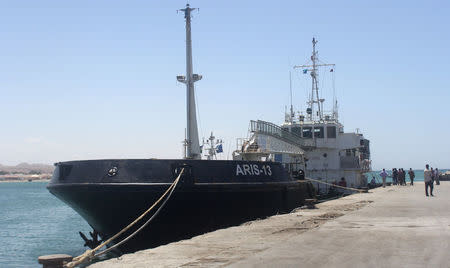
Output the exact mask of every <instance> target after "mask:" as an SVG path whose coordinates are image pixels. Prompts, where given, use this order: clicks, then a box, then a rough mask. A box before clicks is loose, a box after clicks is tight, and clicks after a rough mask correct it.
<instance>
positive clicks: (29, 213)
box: [0, 182, 91, 267]
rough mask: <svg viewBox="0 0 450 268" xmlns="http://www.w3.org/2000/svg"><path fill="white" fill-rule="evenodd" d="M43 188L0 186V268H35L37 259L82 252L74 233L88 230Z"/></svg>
mask: <svg viewBox="0 0 450 268" xmlns="http://www.w3.org/2000/svg"><path fill="white" fill-rule="evenodd" d="M46 185H47V183H46V182H17V183H16V182H11V183H9V182H8V183H0V267H39V264H38V263H37V258H38V257H39V256H41V255H48V254H55V253H65V254H69V255H72V256H76V255H78V254H81V253H83V252H84V247H83V244H84V243H83V241H82V239H81V237H80V236H79V235H78V231H83V232H84V233H87V232H88V231H89V230H91V228H90V227H89V225H88V224H87V223H85V221H84V220H83V219H82V218H81V217H80V216H79V215H78V214H77V213H75V211H73V210H72V209H71V208H69V207H68V206H67V205H65V204H64V203H62V202H61V201H59V200H58V199H57V198H56V197H54V196H53V195H51V194H50V193H49V192H48V191H47V189H46V188H45V186H46Z"/></svg>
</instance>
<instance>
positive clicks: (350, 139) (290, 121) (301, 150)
mask: <svg viewBox="0 0 450 268" xmlns="http://www.w3.org/2000/svg"><path fill="white" fill-rule="evenodd" d="M312 44H313V51H312V56H311V62H312V63H311V64H308V65H299V66H294V69H301V71H302V72H303V74H309V75H310V76H311V82H312V87H311V95H310V98H309V100H308V101H307V104H308V108H307V109H306V114H303V113H295V112H294V109H293V106H292V97H291V107H290V111H289V113H286V116H285V122H284V123H283V124H282V125H281V126H277V125H274V124H272V123H269V122H264V121H251V125H250V133H251V135H250V137H249V138H248V139H240V140H238V149H237V150H236V151H235V152H234V154H233V158H234V159H245V160H247V159H248V160H264V159H265V160H268V161H278V162H282V163H284V164H285V166H286V167H287V168H288V170H289V171H294V174H295V171H298V170H299V169H302V170H304V171H305V174H306V177H309V178H312V179H316V180H321V181H324V182H328V183H339V181H340V180H341V178H345V181H346V184H347V186H349V187H356V188H360V187H366V186H367V178H366V176H365V175H364V173H366V172H369V171H370V170H371V161H370V149H369V140H367V139H365V138H364V136H363V135H362V134H361V133H359V132H358V131H357V132H350V133H349V132H347V133H345V132H344V126H343V125H342V124H341V123H340V122H339V120H338V111H337V101H336V100H333V108H332V111H331V112H329V113H326V112H324V102H325V99H323V98H320V94H319V83H318V70H319V68H321V67H326V68H330V72H334V68H335V64H326V63H320V62H319V61H318V53H317V51H316V44H317V41H316V39H315V38H313V41H312ZM291 96H292V88H291ZM292 166H295V168H294V169H293V168H292ZM314 185H315V186H317V187H318V188H319V191H322V192H323V191H326V190H328V189H329V186H326V185H325V184H320V183H318V184H316V183H314Z"/></svg>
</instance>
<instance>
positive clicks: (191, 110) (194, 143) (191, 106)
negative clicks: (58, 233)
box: [177, 4, 202, 159]
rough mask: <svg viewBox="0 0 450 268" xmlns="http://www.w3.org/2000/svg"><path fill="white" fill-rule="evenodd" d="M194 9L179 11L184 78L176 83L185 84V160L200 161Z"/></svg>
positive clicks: (181, 77) (180, 77) (187, 6)
mask: <svg viewBox="0 0 450 268" xmlns="http://www.w3.org/2000/svg"><path fill="white" fill-rule="evenodd" d="M195 9H196V8H190V7H189V4H186V8H183V9H180V10H179V11H182V12H184V18H185V19H186V76H182V75H179V76H177V80H178V82H181V83H184V84H186V109H187V131H186V139H185V142H184V146H185V152H186V154H185V158H187V159H200V158H201V154H200V144H199V140H198V128H197V116H196V110H195V94H194V83H195V82H197V81H198V80H200V79H202V76H201V75H198V74H193V68H192V40H191V11H193V10H195Z"/></svg>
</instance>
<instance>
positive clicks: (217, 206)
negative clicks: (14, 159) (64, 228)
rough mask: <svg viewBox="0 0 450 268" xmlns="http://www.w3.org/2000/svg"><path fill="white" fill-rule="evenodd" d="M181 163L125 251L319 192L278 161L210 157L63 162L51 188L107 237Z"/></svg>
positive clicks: (286, 207) (150, 199) (146, 203)
mask: <svg viewBox="0 0 450 268" xmlns="http://www.w3.org/2000/svg"><path fill="white" fill-rule="evenodd" d="M182 168H185V172H184V173H183V175H182V176H181V180H180V182H179V184H178V185H177V188H176V189H175V191H174V193H173V195H172V197H171V198H170V200H169V201H168V202H167V204H166V206H165V207H164V208H163V209H162V210H161V212H160V214H159V215H158V216H157V217H155V219H154V220H153V221H152V222H151V224H150V225H148V226H147V227H146V228H145V229H143V230H142V231H141V232H140V233H139V234H138V235H137V236H136V237H134V238H133V239H131V240H130V241H128V242H127V243H125V244H123V245H121V247H120V249H121V251H122V252H132V251H135V250H139V249H144V248H149V247H155V246H158V245H161V244H165V243H169V242H172V241H176V240H180V239H185V238H189V237H192V236H195V235H198V234H202V233H205V232H208V231H212V230H215V229H218V228H223V227H227V226H232V225H238V224H240V223H243V222H245V221H249V220H254V219H257V218H262V217H266V216H270V215H274V214H277V213H285V212H289V211H291V210H292V209H294V208H296V207H298V206H301V205H302V204H303V202H304V199H305V198H310V197H311V196H312V195H313V190H312V186H311V185H310V184H308V183H307V182H301V181H297V180H294V179H293V178H291V177H290V176H289V174H288V173H287V172H286V170H285V169H284V168H283V166H282V165H281V164H279V163H273V162H246V161H207V160H151V159H150V160H90V161H72V162H63V163H58V164H57V165H56V169H55V173H54V175H53V178H52V180H51V181H50V183H49V185H48V189H49V191H50V192H51V193H52V194H54V195H55V196H57V197H58V198H59V199H61V200H62V201H64V202H65V203H67V204H68V205H69V206H71V207H72V208H73V209H74V210H75V211H77V212H78V213H79V214H80V215H81V216H82V217H83V218H84V219H85V220H86V221H87V222H88V223H89V224H90V225H91V226H92V228H93V229H94V230H96V231H97V232H98V233H99V234H100V236H101V237H102V238H103V239H106V238H109V237H111V236H112V235H114V234H115V233H117V232H118V231H120V230H121V229H122V228H123V227H125V226H127V225H128V224H129V223H130V222H132V221H133V220H134V219H135V218H136V217H137V216H139V215H140V214H141V213H142V212H144V211H145V210H146V209H147V208H148V207H150V206H151V205H152V204H153V203H154V202H155V201H156V200H157V199H158V198H159V197H160V196H161V195H162V194H163V192H164V191H165V190H166V189H167V188H168V187H169V186H170V185H171V184H172V183H173V181H174V179H175V178H176V177H177V173H178V172H180V170H181V169H182Z"/></svg>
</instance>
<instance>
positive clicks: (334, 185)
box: [305, 178, 367, 193]
mask: <svg viewBox="0 0 450 268" xmlns="http://www.w3.org/2000/svg"><path fill="white" fill-rule="evenodd" d="M305 180H309V181H315V182H318V183H323V184H326V185H330V186H333V187H337V188H342V189H346V190H352V191H357V192H359V193H364V192H367V190H362V189H356V188H352V187H345V186H340V185H336V184H332V183H329V182H324V181H320V180H315V179H310V178H305Z"/></svg>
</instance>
